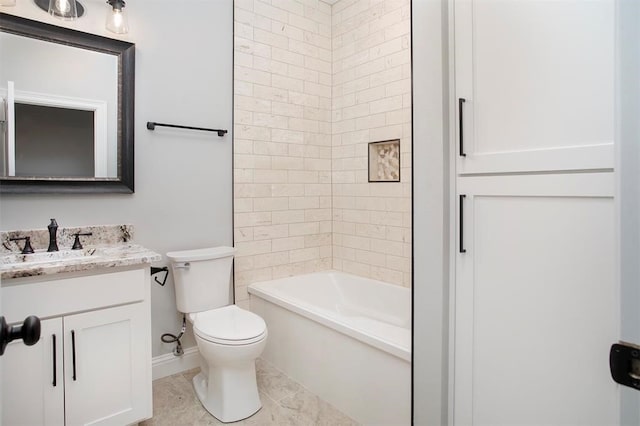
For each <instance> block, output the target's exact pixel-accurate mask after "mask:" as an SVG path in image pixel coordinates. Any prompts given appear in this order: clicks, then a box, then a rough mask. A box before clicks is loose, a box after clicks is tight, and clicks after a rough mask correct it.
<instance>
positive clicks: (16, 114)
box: [0, 14, 134, 192]
mask: <svg viewBox="0 0 640 426" xmlns="http://www.w3.org/2000/svg"><path fill="white" fill-rule="evenodd" d="M0 54H1V55H2V58H3V60H2V62H1V63H0V98H2V104H3V110H4V111H3V114H2V115H3V116H4V120H3V121H4V122H3V128H2V136H1V137H0V141H1V142H2V149H1V150H0V189H1V190H2V192H133V72H134V70H133V66H134V62H133V55H134V45H133V44H131V43H127V42H122V41H119V40H114V39H109V38H105V37H100V36H96V35H93V34H87V33H81V32H78V31H73V30H69V29H65V28H61V27H55V26H51V25H48V24H44V23H41V22H36V21H31V20H28V19H24V18H20V17H16V16H12V15H6V14H0Z"/></svg>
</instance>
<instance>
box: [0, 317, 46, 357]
mask: <svg viewBox="0 0 640 426" xmlns="http://www.w3.org/2000/svg"><path fill="white" fill-rule="evenodd" d="M17 339H22V341H23V342H24V344H25V345H27V346H32V345H35V344H36V343H38V340H40V319H39V318H38V317H36V316H33V315H31V316H29V317H27V318H26V319H25V320H24V322H23V323H22V324H20V325H14V326H10V325H7V321H6V320H5V319H4V317H0V355H3V354H4V350H5V349H6V347H7V345H8V344H9V342H12V341H14V340H17Z"/></svg>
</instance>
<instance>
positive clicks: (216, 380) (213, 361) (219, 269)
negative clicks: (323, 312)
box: [167, 247, 267, 423]
mask: <svg viewBox="0 0 640 426" xmlns="http://www.w3.org/2000/svg"><path fill="white" fill-rule="evenodd" d="M234 252H235V249H234V248H233V247H213V248H205V249H198V250H186V251H174V252H170V253H167V257H168V258H169V260H170V261H171V267H172V270H173V277H174V282H175V288H176V305H177V306H178V310H179V311H180V312H183V313H185V314H187V318H188V320H189V321H190V322H191V323H192V324H193V333H194V335H195V338H196V342H197V344H198V350H199V351H200V355H201V356H202V357H201V371H200V373H199V374H198V375H196V376H195V377H194V378H193V386H194V388H195V391H196V394H197V395H198V398H199V399H200V402H202V405H203V406H204V407H205V408H206V409H207V411H209V412H210V413H211V414H212V415H213V416H214V417H216V418H217V419H218V420H220V421H222V422H225V423H228V422H235V421H238V420H242V419H245V418H247V417H250V416H251V415H253V414H254V413H256V412H257V411H258V410H259V409H260V408H261V407H262V404H261V403H260V398H259V396H258V386H257V383H256V368H255V360H256V358H258V357H259V356H260V354H261V353H262V351H263V350H264V347H265V345H266V343H267V326H266V324H265V322H264V320H263V319H262V318H260V317H259V316H258V315H256V314H254V313H252V312H249V311H246V310H244V309H241V308H239V307H237V306H235V305H233V304H231V286H230V278H231V265H232V263H233V253H234Z"/></svg>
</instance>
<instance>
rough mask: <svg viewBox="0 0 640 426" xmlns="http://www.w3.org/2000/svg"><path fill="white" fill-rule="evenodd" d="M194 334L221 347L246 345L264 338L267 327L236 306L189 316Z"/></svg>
mask: <svg viewBox="0 0 640 426" xmlns="http://www.w3.org/2000/svg"><path fill="white" fill-rule="evenodd" d="M189 319H190V320H191V321H192V323H193V331H194V333H195V334H196V335H197V336H198V337H200V338H201V339H204V340H206V341H208V342H212V343H217V344H221V345H233V346H235V345H248V344H251V343H255V342H258V341H260V340H262V339H264V338H265V336H266V332H267V325H266V324H265V322H264V320H263V319H262V318H260V317H259V316H258V315H256V314H254V313H253V312H249V311H246V310H244V309H241V308H239V307H237V306H236V305H230V306H225V307H222V308H218V309H212V310H210V311H203V312H198V313H195V314H190V315H189Z"/></svg>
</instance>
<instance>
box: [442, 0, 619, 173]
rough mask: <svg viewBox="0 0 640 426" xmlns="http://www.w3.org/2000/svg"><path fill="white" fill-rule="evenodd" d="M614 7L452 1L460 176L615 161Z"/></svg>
mask: <svg viewBox="0 0 640 426" xmlns="http://www.w3.org/2000/svg"><path fill="white" fill-rule="evenodd" d="M614 15H615V1H614V0H591V1H575V0H550V1H540V0H502V1H489V0H455V3H454V25H455V41H454V43H455V84H456V99H455V100H454V101H455V102H456V114H457V116H456V128H457V135H456V136H457V142H458V144H459V142H460V138H462V144H459V145H461V146H458V150H459V152H458V155H457V156H456V157H457V158H458V173H459V174H470V173H506V172H531V171H562V170H584V169H612V168H613V166H614V151H613V139H614V117H613V115H614V93H615V92H614V89H615V88H614V66H615V49H614V37H615V25H614V20H615V16H614ZM460 99H464V102H460ZM461 130H462V131H461ZM462 153H464V154H466V155H465V156H462V155H461V154H462Z"/></svg>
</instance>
